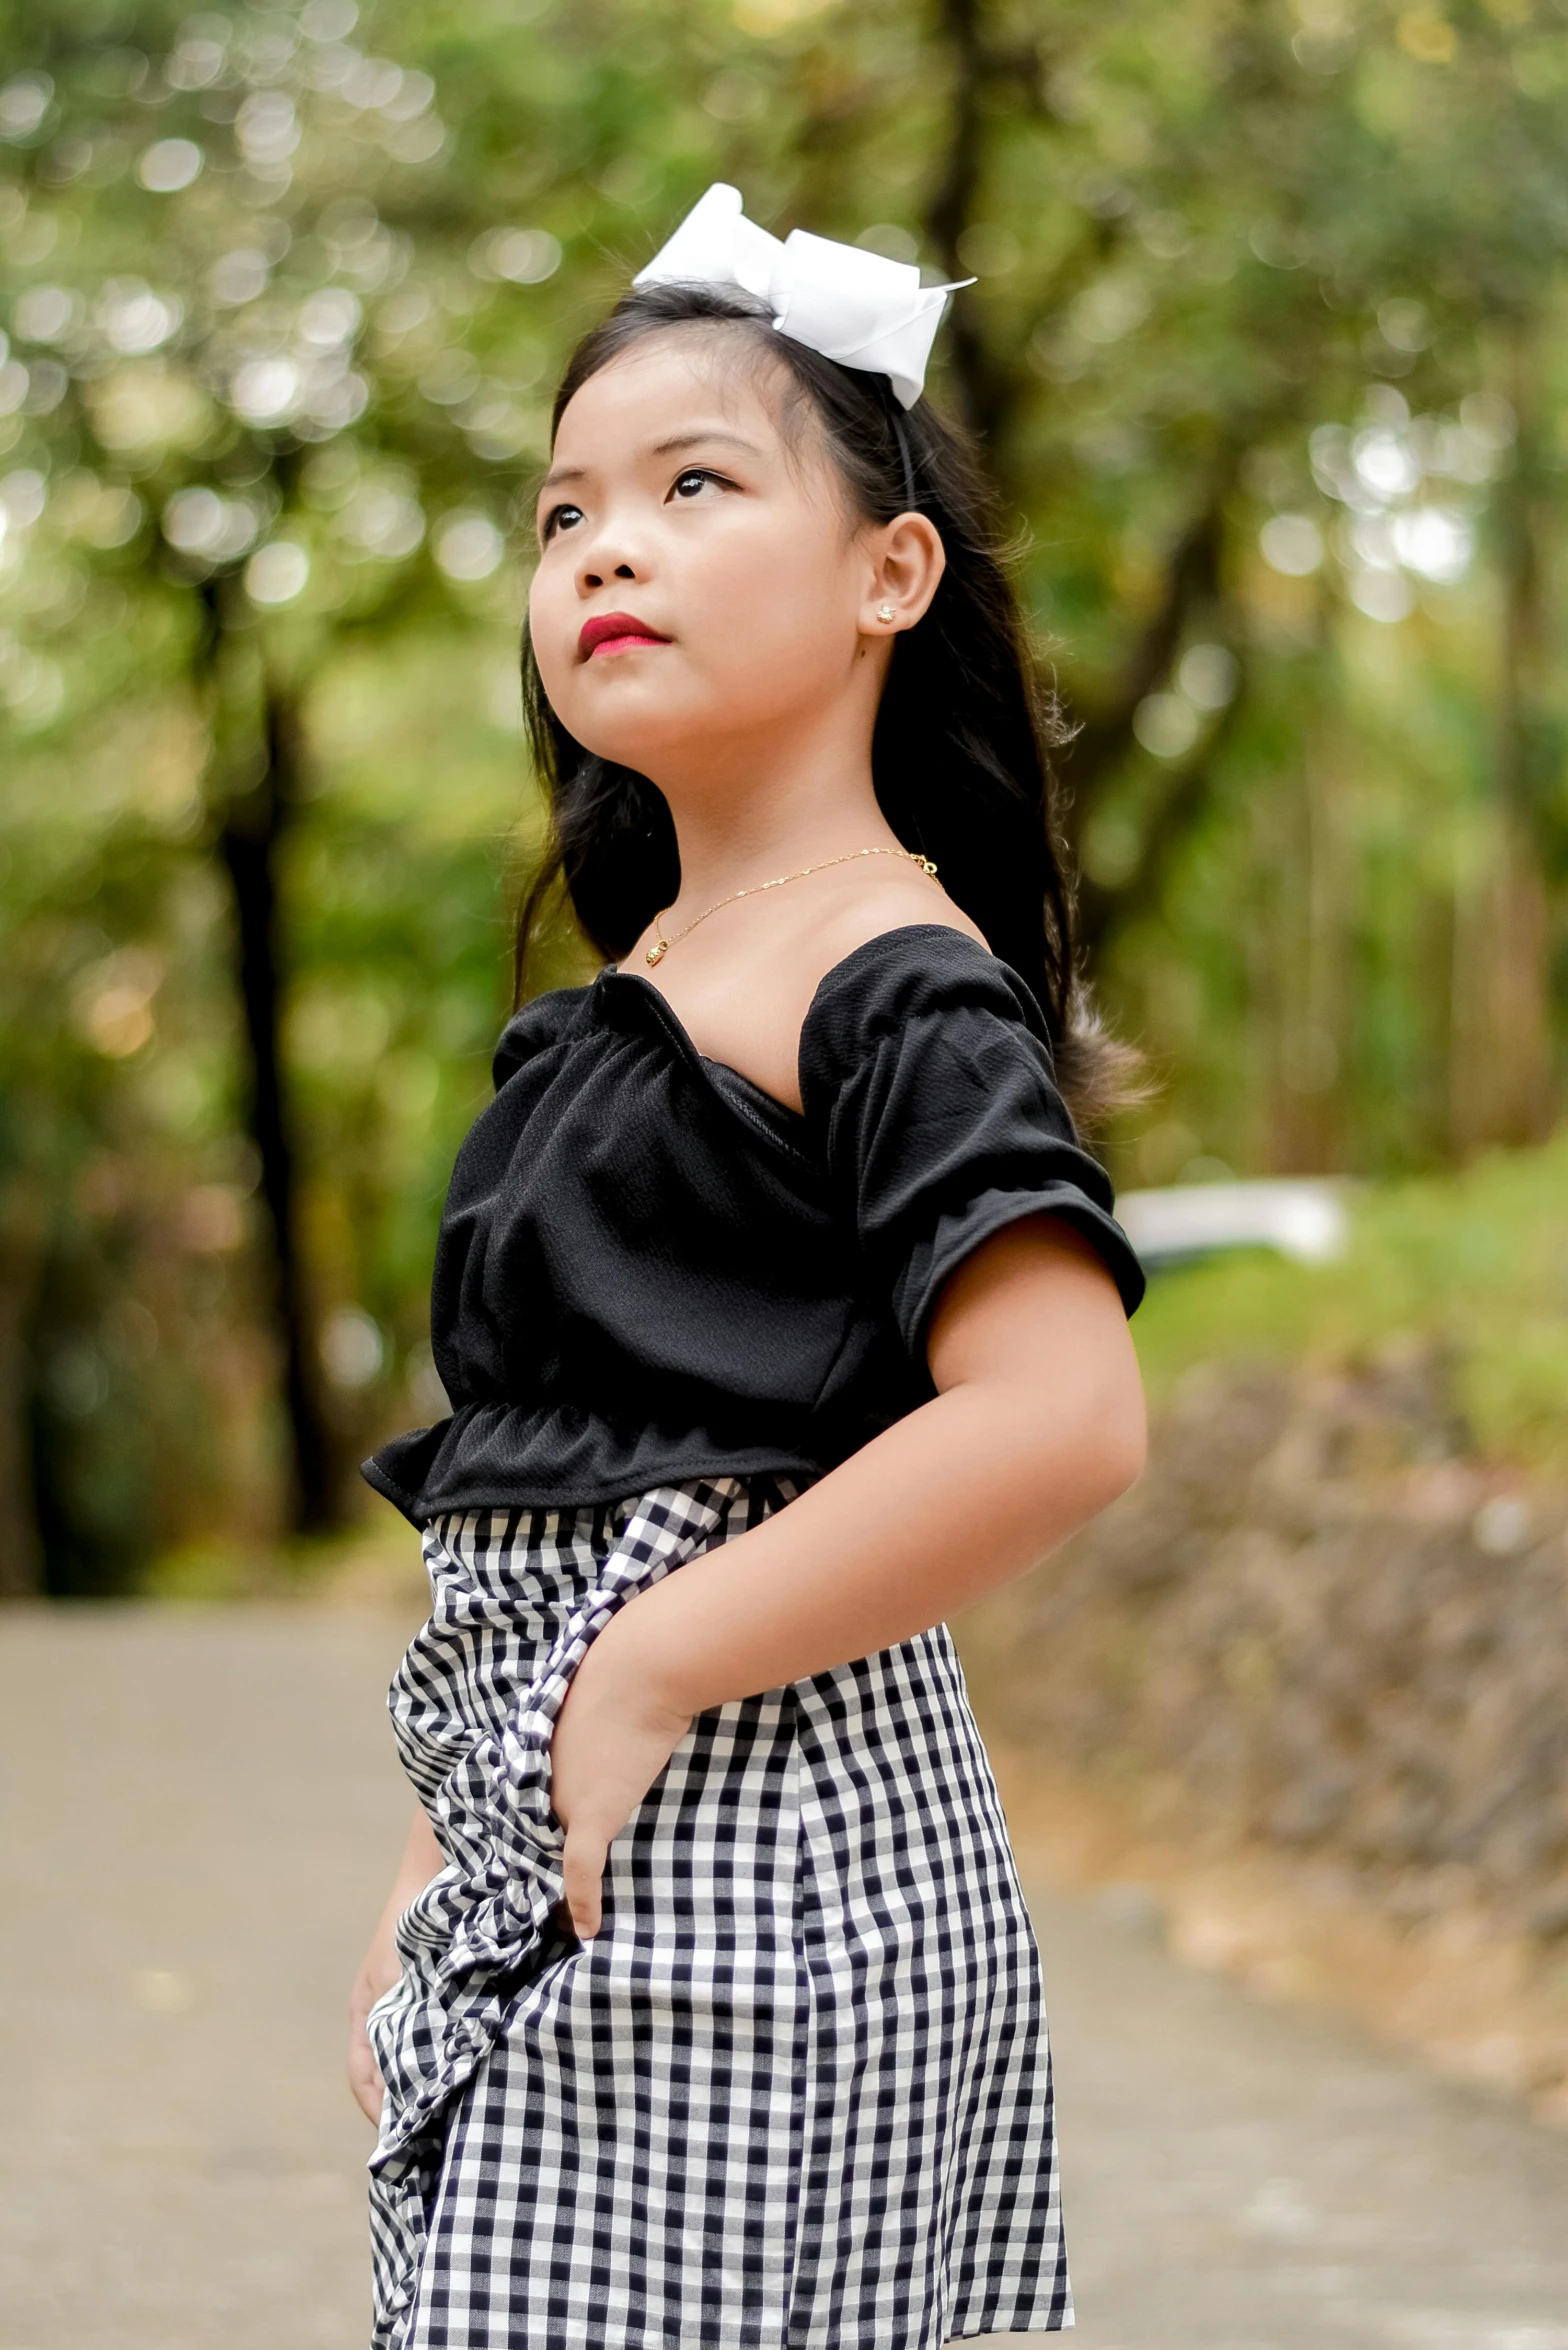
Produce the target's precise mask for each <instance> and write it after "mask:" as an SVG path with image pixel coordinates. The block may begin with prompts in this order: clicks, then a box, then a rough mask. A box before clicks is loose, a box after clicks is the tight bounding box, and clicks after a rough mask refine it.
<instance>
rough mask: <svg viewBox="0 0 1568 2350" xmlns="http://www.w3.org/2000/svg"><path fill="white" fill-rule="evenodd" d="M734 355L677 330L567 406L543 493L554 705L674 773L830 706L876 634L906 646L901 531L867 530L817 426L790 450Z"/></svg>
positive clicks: (540, 593)
mask: <svg viewBox="0 0 1568 2350" xmlns="http://www.w3.org/2000/svg"><path fill="white" fill-rule="evenodd" d="M726 356H727V355H725V354H721V353H720V352H718V351H717V350H716V349H715V347H714V340H713V338H712V336H711V335H709V334H705V333H702V332H694V331H692V330H690V329H686V330H681V329H675V330H672V331H668V332H665V333H658V334H653V335H649V336H648V337H647V338H645V339H644V340H643V341H641V342H639V343H638V344H636V345H635V346H634V347H633V348H632V349H631V350H629V351H627V352H624V353H623V354H622V355H621V356H620V357H619V358H618V359H615V360H613V361H611V363H610V364H609V366H607V367H604V368H601V369H600V371H599V373H598V374H597V375H594V376H592V377H590V379H589V380H588V382H587V383H585V384H584V385H583V386H582V388H581V390H579V391H578V392H577V393H575V394H574V395H573V397H572V399H571V400H570V401H569V403H568V404H567V407H566V409H565V412H564V414H563V415H562V418H561V423H560V428H559V430H558V432H557V434H556V440H555V450H554V457H553V462H552V465H551V469H550V472H549V473H548V474H547V476H546V477H545V483H544V487H543V488H542V490H541V492H540V496H539V506H538V532H539V541H540V555H539V564H538V568H537V570H536V572H535V575H534V580H533V585H532V588H531V590H530V594H529V606H528V611H529V629H530V633H531V635H532V639H533V647H534V656H535V659H536V660H537V662H538V665H539V674H540V677H541V679H542V681H543V684H544V689H545V692H546V694H547V695H548V696H549V699H550V704H551V707H552V708H553V709H554V711H555V713H556V716H557V717H558V718H559V719H560V720H561V723H562V724H563V725H564V726H565V727H566V728H567V730H568V731H569V732H570V733H571V734H572V735H573V736H575V738H576V739H577V741H578V742H580V743H582V744H584V745H585V746H586V747H587V748H588V749H589V750H591V751H594V752H596V753H598V755H599V756H600V757H602V758H605V759H608V760H612V761H614V762H616V763H617V764H620V765H623V766H627V767H632V768H635V769H637V770H638V771H640V772H641V773H643V774H645V775H649V776H651V777H652V778H653V779H654V780H655V781H657V779H658V773H659V769H660V767H661V766H668V765H670V764H671V763H672V762H673V763H674V764H675V765H676V766H681V765H684V764H685V763H686V762H688V761H689V760H690V759H691V756H692V754H693V753H694V752H696V753H697V754H698V756H699V758H700V756H701V754H702V752H703V751H704V750H709V751H712V752H714V753H716V754H719V755H723V753H724V752H725V751H726V750H728V751H731V752H738V751H742V750H743V749H744V746H745V744H746V742H747V741H748V740H750V741H753V742H755V741H757V740H758V739H760V738H762V737H764V736H766V735H769V734H775V733H776V731H777V730H778V729H780V728H788V726H789V724H790V721H791V719H792V718H793V717H795V716H796V715H797V714H804V713H805V712H806V711H807V710H808V709H814V710H816V711H818V712H820V711H821V708H822V705H823V698H824V696H825V695H832V694H833V693H834V692H835V691H836V690H844V689H847V687H848V685H849V681H850V678H851V676H852V674H853V673H854V671H855V668H856V663H857V657H858V655H859V654H860V652H861V650H862V647H863V643H864V638H865V637H866V636H869V637H871V638H872V639H873V640H876V639H886V638H887V636H888V630H887V627H886V625H885V624H879V623H878V622H877V620H876V619H875V617H874V614H875V607H876V604H877V602H878V601H879V600H881V599H882V598H885V597H886V596H887V595H888V593H889V589H888V585H887V577H888V575H887V572H886V570H885V568H879V553H880V552H881V551H882V549H881V542H882V541H883V540H885V539H886V537H887V532H888V527H889V526H883V527H882V529H881V530H880V531H879V530H878V529H877V528H876V526H872V525H865V526H857V525H856V523H855V522H854V521H853V520H852V519H851V517H850V516H849V515H848V514H847V512H846V509H845V503H844V499H843V496H842V494H841V492H840V490H839V488H838V485H837V480H836V477H835V475H834V473H833V470H832V467H831V461H830V460H829V459H828V457H827V455H826V453H825V451H824V450H823V449H822V448H821V447H820V445H819V443H818V440H817V437H816V435H815V434H814V433H806V434H805V435H803V436H802V442H801V445H800V446H798V447H795V448H791V447H788V446H787V445H786V443H785V441H784V439H783V437H782V435H781V432H780V428H779V425H778V423H777V421H776V420H775V416H774V413H773V409H772V407H771V406H770V404H769V400H768V397H767V394H768V392H769V391H770V390H771V389H772V388H773V387H772V386H771V385H770V384H768V383H767V382H766V381H763V382H759V381H758V380H757V379H758V377H759V376H760V375H762V374H763V370H761V369H755V368H746V367H743V366H735V365H733V364H730V365H726V364H724V359H725V357H726ZM908 527H909V526H908V525H906V526H905V528H906V531H907V528H908ZM923 527H924V528H925V529H926V530H927V531H929V532H930V536H931V538H932V539H934V540H935V539H936V534H935V532H934V531H930V526H929V525H924V526H923ZM936 548H937V558H936V571H937V573H939V572H940V541H939V540H936ZM928 552H929V551H928ZM934 587H935V576H933V577H932V579H931V582H930V587H929V588H928V589H927V590H926V593H925V595H924V596H923V597H922V598H921V599H920V603H921V608H923V606H924V603H925V602H927V601H929V596H930V592H931V590H933V589H934ZM617 616H619V617H618V618H617ZM902 616H903V617H904V619H905V622H906V625H907V623H908V621H909V620H911V619H913V618H915V617H918V613H917V612H916V611H915V610H913V609H906V610H905V612H904V613H903V615H902ZM607 624H608V625H607ZM877 649H878V650H879V651H880V650H881V649H882V648H881V647H880V646H878V648H877ZM872 666H873V665H872V664H871V663H869V662H865V663H862V664H861V666H860V672H859V678H860V679H865V678H866V676H867V672H868V671H869V670H870V669H871V668H872ZM875 666H876V668H877V670H878V672H879V673H880V670H881V668H882V667H883V666H885V664H884V663H883V662H878V663H877V664H876V665H875ZM858 683H859V679H857V684H858Z"/></svg>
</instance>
